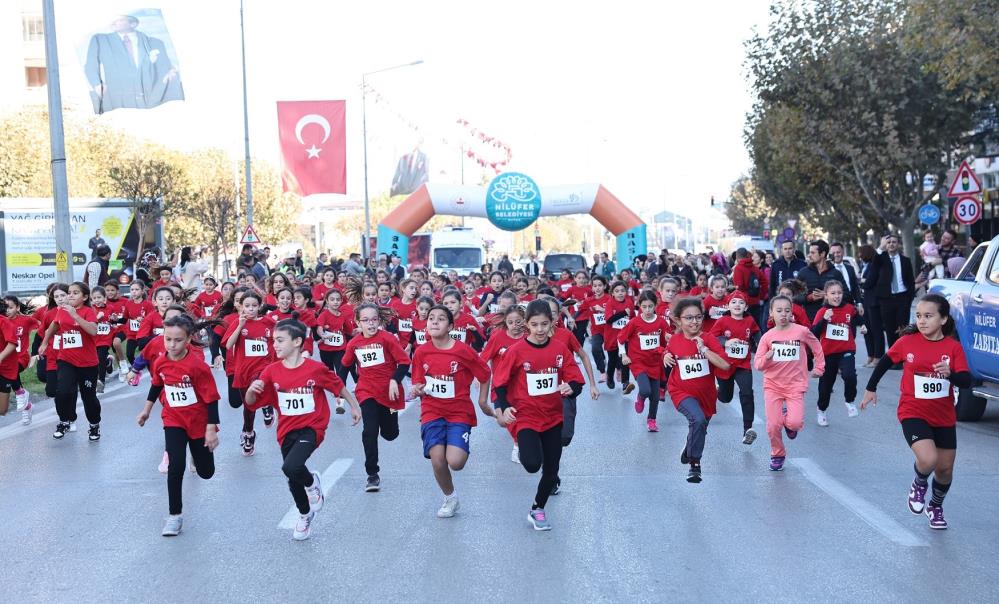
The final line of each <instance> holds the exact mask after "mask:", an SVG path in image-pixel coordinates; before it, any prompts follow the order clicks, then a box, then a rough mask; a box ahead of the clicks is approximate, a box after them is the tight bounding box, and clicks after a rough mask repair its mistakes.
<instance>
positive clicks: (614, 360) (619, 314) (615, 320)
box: [593, 281, 635, 396]
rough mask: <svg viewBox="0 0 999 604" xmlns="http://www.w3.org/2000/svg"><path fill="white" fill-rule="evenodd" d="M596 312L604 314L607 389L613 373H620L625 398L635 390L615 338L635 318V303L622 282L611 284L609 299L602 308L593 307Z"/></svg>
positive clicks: (612, 383) (612, 379) (611, 387)
mask: <svg viewBox="0 0 999 604" xmlns="http://www.w3.org/2000/svg"><path fill="white" fill-rule="evenodd" d="M593 310H594V311H596V312H603V313H604V320H605V321H606V325H605V326H604V350H606V351H607V357H608V361H607V387H608V388H609V389H611V390H613V389H614V372H615V371H618V370H620V371H621V383H622V384H624V388H623V389H622V390H621V392H622V393H623V394H624V395H625V396H627V395H629V394H631V392H632V391H633V390H634V389H635V385H634V384H632V383H631V377H630V375H629V372H628V368H627V367H626V366H624V365H622V364H621V354H620V351H619V349H618V345H617V337H618V334H619V333H620V332H621V330H622V329H624V328H625V326H627V325H628V321H630V320H631V319H632V317H634V316H635V301H634V300H633V299H632V298H631V296H629V295H628V285H627V283H625V282H624V281H615V282H614V283H613V284H611V299H610V300H608V301H607V304H605V305H603V306H593Z"/></svg>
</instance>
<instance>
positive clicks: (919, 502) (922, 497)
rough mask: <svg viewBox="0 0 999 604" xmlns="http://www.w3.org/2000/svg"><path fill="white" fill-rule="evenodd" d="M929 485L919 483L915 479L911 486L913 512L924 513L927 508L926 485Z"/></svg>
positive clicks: (910, 506)
mask: <svg viewBox="0 0 999 604" xmlns="http://www.w3.org/2000/svg"><path fill="white" fill-rule="evenodd" d="M927 486H928V485H925V484H924V485H922V486H920V485H918V484H916V481H915V480H913V481H912V484H911V485H910V486H909V511H910V512H912V513H913V514H922V513H923V510H924V509H925V508H926V487H927Z"/></svg>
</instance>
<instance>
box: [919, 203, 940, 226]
mask: <svg viewBox="0 0 999 604" xmlns="http://www.w3.org/2000/svg"><path fill="white" fill-rule="evenodd" d="M919 222H922V223H923V224H926V225H933V224H936V223H938V222H940V208H938V207H936V206H935V205H933V204H932V203H927V204H925V205H923V206H922V207H920V208H919Z"/></svg>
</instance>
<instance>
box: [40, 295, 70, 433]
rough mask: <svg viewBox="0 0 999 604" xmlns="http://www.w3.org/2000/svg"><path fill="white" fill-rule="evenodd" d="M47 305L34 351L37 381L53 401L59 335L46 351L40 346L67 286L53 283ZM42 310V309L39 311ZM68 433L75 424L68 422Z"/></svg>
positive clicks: (56, 375) (60, 304)
mask: <svg viewBox="0 0 999 604" xmlns="http://www.w3.org/2000/svg"><path fill="white" fill-rule="evenodd" d="M48 290H49V295H48V304H47V305H46V307H45V308H44V311H45V312H44V313H43V314H42V315H41V319H39V327H38V331H37V332H36V333H35V344H37V345H38V348H37V349H36V353H37V358H38V360H39V361H41V362H40V363H39V364H38V379H39V381H42V382H45V396H47V397H49V398H51V399H54V398H55V397H56V385H57V383H58V381H59V374H58V371H59V365H58V362H57V361H58V360H59V348H60V345H59V344H60V342H59V337H60V336H59V334H58V333H55V334H54V335H53V336H52V338H51V342H52V344H51V346H49V347H48V351H47V353H46V351H44V350H42V347H41V344H42V343H43V342H45V341H46V339H47V338H46V337H45V334H46V332H47V331H48V328H49V326H50V325H52V323H53V322H54V321H55V319H56V315H57V314H58V313H59V309H60V308H61V307H62V305H63V304H64V303H65V301H66V296H67V295H68V294H69V286H68V285H66V284H65V283H53V284H51V285H50V286H49V288H48ZM39 310H43V309H39ZM69 431H70V432H76V422H75V421H74V422H70V424H69Z"/></svg>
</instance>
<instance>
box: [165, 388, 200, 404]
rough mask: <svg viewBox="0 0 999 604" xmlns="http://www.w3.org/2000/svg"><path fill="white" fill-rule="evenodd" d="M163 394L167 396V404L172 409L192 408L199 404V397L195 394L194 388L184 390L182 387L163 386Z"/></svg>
mask: <svg viewBox="0 0 999 604" xmlns="http://www.w3.org/2000/svg"><path fill="white" fill-rule="evenodd" d="M163 393H164V395H165V396H166V402H167V404H168V405H170V406H171V407H190V406H191V405H193V404H194V403H196V402H198V397H197V395H195V394H194V387H193V386H188V387H187V388H183V387H180V386H166V385H165V386H163Z"/></svg>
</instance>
